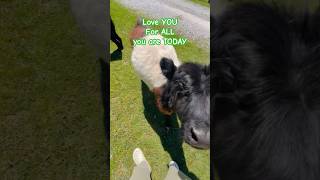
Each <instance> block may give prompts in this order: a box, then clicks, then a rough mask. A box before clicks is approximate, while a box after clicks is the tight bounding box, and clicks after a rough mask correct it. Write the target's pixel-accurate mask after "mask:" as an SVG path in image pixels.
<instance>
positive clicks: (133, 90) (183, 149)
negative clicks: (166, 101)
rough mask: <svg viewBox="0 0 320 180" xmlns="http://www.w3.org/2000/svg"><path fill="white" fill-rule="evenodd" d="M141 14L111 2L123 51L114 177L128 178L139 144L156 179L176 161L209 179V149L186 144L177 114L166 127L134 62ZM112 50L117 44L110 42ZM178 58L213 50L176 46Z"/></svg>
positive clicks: (115, 99)
mask: <svg viewBox="0 0 320 180" xmlns="http://www.w3.org/2000/svg"><path fill="white" fill-rule="evenodd" d="M138 15H139V12H135V13H134V12H133V11H131V10H128V9H126V8H124V7H122V6H121V5H119V4H118V3H117V2H115V1H114V0H111V17H112V19H113V21H114V23H115V26H116V30H117V33H118V34H119V36H120V37H121V38H122V41H123V43H124V47H125V48H124V50H123V51H122V57H121V58H120V60H116V59H114V60H113V61H111V63H110V71H111V72H110V81H111V82H110V85H111V87H110V88H111V89H110V90H111V92H110V97H111V102H110V103H111V115H110V116H111V122H110V125H111V137H110V141H111V154H110V156H111V159H110V165H111V166H110V168H111V179H128V178H129V177H130V175H131V173H132V170H133V167H134V163H133V160H132V151H133V150H134V148H136V147H140V148H141V149H142V150H143V151H144V153H145V156H146V158H147V160H148V161H149V163H150V165H151V167H152V169H153V170H152V177H153V179H155V180H157V179H163V178H164V177H165V175H166V173H167V163H168V162H169V161H170V160H171V159H173V160H175V161H176V162H178V164H179V166H180V169H182V170H183V171H184V172H185V173H187V174H188V175H189V176H190V177H192V178H193V179H209V177H210V175H209V174H210V163H209V159H210V153H209V151H204V150H197V149H194V148H191V147H190V146H189V145H187V144H185V143H183V142H182V139H181V138H180V136H179V132H180V131H179V129H178V127H179V123H178V121H177V119H176V117H172V118H171V120H170V123H171V126H172V127H174V128H171V129H169V130H166V128H165V120H164V117H163V116H162V115H161V114H160V113H159V112H158V111H157V109H156V107H155V106H154V97H153V95H152V94H150V93H149V92H148V90H147V88H146V86H145V85H144V84H142V83H141V81H140V80H139V79H138V77H137V75H136V74H135V73H134V71H133V68H132V66H131V61H130V57H131V51H132V47H131V44H130V42H129V39H128V34H129V32H130V31H131V30H132V28H133V27H134V25H135V24H136V19H137V17H138ZM110 45H111V48H110V51H111V52H110V53H112V52H113V51H114V50H116V45H115V44H113V43H112V42H111V43H110ZM176 50H177V54H178V57H179V59H181V60H183V61H185V62H186V61H194V62H199V63H208V62H209V50H208V49H201V48H198V47H197V46H195V45H194V44H193V43H189V42H188V43H187V45H186V46H177V47H176Z"/></svg>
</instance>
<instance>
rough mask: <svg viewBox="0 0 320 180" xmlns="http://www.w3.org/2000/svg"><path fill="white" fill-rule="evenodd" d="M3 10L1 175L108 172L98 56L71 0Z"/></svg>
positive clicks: (21, 0) (33, 179) (19, 0)
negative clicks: (74, 15)
mask: <svg viewBox="0 0 320 180" xmlns="http://www.w3.org/2000/svg"><path fill="white" fill-rule="evenodd" d="M0 16H1V17H2V18H1V19H0V27H1V28H0V34H1V36H0V84H1V86H0V101H1V104H0V142H1V146H0V159H1V161H0V179H26V180H28V179H30V180H38V179H39V180H45V179H77V180H78V179H84V180H87V179H106V174H107V172H106V167H107V163H106V162H107V161H106V159H107V157H108V156H107V154H106V153H107V149H106V139H105V132H104V123H103V106H102V98H101V90H100V69H101V68H100V63H99V61H98V60H96V57H95V53H94V50H93V49H92V48H91V47H90V46H89V45H88V44H87V43H86V42H85V38H84V36H83V35H82V34H81V33H80V32H79V29H78V27H77V26H76V24H75V21H74V19H73V18H72V16H71V13H70V10H69V3H68V1H65V0H56V1H48V0H42V1H39V0H28V1H26V0H10V1H0Z"/></svg>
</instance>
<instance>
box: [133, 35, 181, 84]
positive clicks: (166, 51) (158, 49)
mask: <svg viewBox="0 0 320 180" xmlns="http://www.w3.org/2000/svg"><path fill="white" fill-rule="evenodd" d="M143 38H144V39H146V42H147V44H146V45H137V46H135V47H134V48H133V51H132V55H131V62H132V65H133V68H134V70H135V71H136V73H137V74H138V75H139V77H140V79H141V80H142V81H143V82H144V83H146V84H147V86H148V87H149V89H150V90H152V89H153V88H155V87H160V86H162V85H164V84H165V83H166V82H167V79H166V77H165V76H164V75H163V74H162V72H161V68H160V60H161V58H163V57H166V58H169V59H172V60H173V63H174V64H175V65H176V66H177V67H178V66H180V64H181V63H180V61H179V60H178V57H177V54H176V51H175V49H174V47H173V46H171V45H163V37H162V36H161V35H148V36H145V37H143ZM149 39H161V41H162V43H161V45H149V44H148V40H149Z"/></svg>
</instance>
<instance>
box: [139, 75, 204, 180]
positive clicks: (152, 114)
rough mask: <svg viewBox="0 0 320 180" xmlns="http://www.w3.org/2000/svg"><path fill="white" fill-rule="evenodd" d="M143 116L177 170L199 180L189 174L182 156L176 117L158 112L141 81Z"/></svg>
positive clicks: (151, 96) (149, 93) (147, 89)
mask: <svg viewBox="0 0 320 180" xmlns="http://www.w3.org/2000/svg"><path fill="white" fill-rule="evenodd" d="M141 92H142V98H143V99H142V100H143V105H144V116H145V118H146V119H147V121H148V123H149V124H150V126H151V127H152V129H153V130H154V131H155V132H156V133H157V134H158V136H159V137H160V140H161V144H162V146H163V148H164V150H165V151H167V152H168V153H169V154H170V157H171V159H172V160H173V161H175V162H176V163H178V165H179V169H180V170H181V171H182V172H183V173H185V174H186V175H187V176H189V177H190V178H191V179H199V178H197V176H195V175H194V174H193V173H192V172H189V170H188V167H187V164H186V159H185V156H184V152H183V148H182V143H183V139H182V136H181V131H180V128H179V124H178V119H177V117H176V115H172V116H165V115H163V114H162V113H160V112H159V111H158V108H157V107H156V105H155V97H154V95H153V93H152V92H150V90H149V88H148V87H147V85H146V84H145V83H144V82H142V81H141Z"/></svg>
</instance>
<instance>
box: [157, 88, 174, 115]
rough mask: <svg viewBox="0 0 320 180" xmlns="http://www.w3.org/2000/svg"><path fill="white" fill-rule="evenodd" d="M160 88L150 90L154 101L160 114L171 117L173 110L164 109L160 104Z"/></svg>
mask: <svg viewBox="0 0 320 180" xmlns="http://www.w3.org/2000/svg"><path fill="white" fill-rule="evenodd" d="M162 90H163V89H162V87H156V88H153V89H152V92H153V94H154V96H155V99H156V105H157V107H158V109H159V111H160V112H161V113H162V114H165V115H171V114H172V113H173V110H171V109H167V108H164V107H163V106H162V104H161V94H162Z"/></svg>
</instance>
